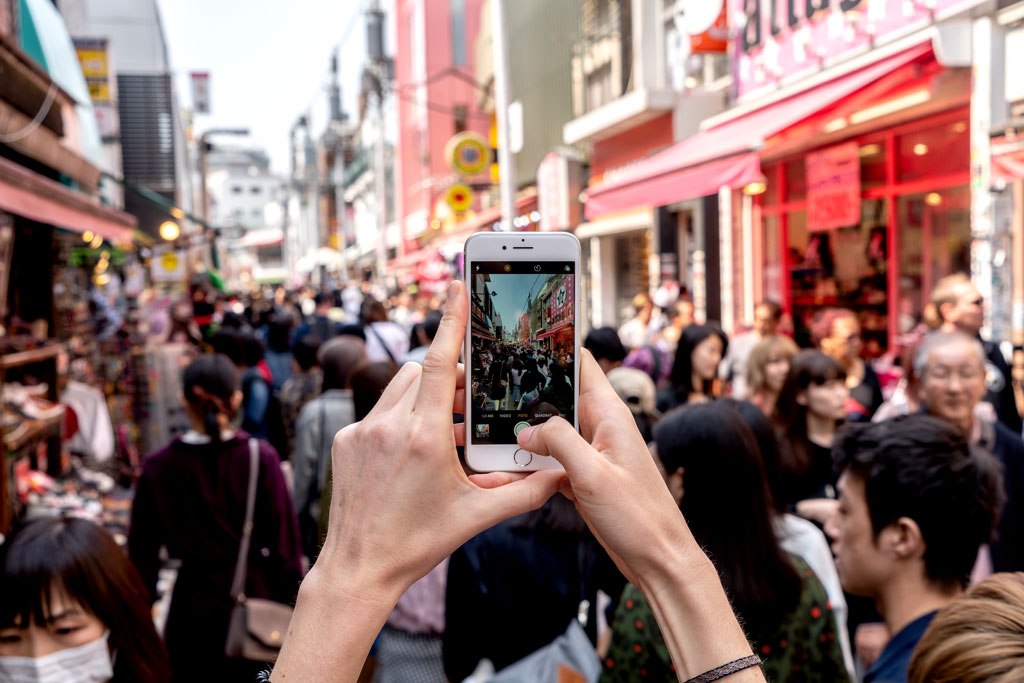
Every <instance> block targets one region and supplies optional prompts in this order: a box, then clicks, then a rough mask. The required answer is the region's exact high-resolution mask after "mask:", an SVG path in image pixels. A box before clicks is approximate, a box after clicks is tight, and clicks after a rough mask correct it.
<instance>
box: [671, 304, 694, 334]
mask: <svg viewBox="0 0 1024 683" xmlns="http://www.w3.org/2000/svg"><path fill="white" fill-rule="evenodd" d="M678 310H679V312H678V314H677V315H676V317H675V320H673V321H672V323H673V324H674V325H675V327H676V328H677V329H680V330H682V329H684V328H685V327H688V326H689V325H692V324H693V304H691V303H684V304H681V305H680V306H679V309H678Z"/></svg>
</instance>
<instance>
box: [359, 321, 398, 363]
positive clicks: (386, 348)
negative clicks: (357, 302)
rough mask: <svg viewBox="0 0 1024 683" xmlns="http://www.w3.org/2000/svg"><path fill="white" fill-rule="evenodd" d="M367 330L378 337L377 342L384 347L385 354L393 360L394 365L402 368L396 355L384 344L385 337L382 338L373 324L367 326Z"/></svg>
mask: <svg viewBox="0 0 1024 683" xmlns="http://www.w3.org/2000/svg"><path fill="white" fill-rule="evenodd" d="M366 329H368V330H369V331H370V332H373V336H374V337H376V338H377V341H379V342H380V345H381V346H383V347H384V353H386V354H388V358H390V359H391V362H392V363H394V364H395V365H396V366H399V367H401V365H402V364H401V363H399V362H398V361H397V360H395V354H393V353H391V349H390V348H389V347H388V345H387V344H386V343H384V337H382V336H380V332H378V331H377V330H375V329H373V323H369V324H368V325H367V326H366Z"/></svg>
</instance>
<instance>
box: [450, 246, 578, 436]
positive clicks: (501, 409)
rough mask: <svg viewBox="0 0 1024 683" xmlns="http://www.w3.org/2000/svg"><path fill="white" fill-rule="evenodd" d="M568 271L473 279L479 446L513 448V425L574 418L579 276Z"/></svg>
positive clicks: (473, 362)
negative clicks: (488, 444)
mask: <svg viewBox="0 0 1024 683" xmlns="http://www.w3.org/2000/svg"><path fill="white" fill-rule="evenodd" d="M492 269H493V268H492ZM567 269H569V267H568V266H565V267H563V268H562V269H561V270H563V272H558V273H549V272H532V268H531V269H530V271H531V272H525V273H519V272H516V273H505V272H500V271H501V270H503V268H500V269H497V270H499V272H496V273H479V272H477V273H475V274H474V275H473V276H472V289H471V299H470V304H471V305H470V313H471V318H470V323H471V324H470V329H471V335H472V337H471V344H472V349H473V352H472V360H471V375H472V387H471V390H472V394H471V396H472V399H471V400H472V408H473V424H474V432H473V434H474V442H475V443H484V442H486V443H502V442H503V441H502V440H501V439H502V437H504V439H505V440H504V443H513V442H514V441H515V438H514V437H515V435H516V434H517V433H518V432H517V430H516V425H518V424H524V425H525V424H539V423H540V422H543V421H544V420H546V419H547V418H549V417H551V416H553V415H561V416H563V417H565V418H566V419H568V420H570V421H571V420H572V411H573V410H574V403H573V377H574V373H575V365H574V364H575V360H576V359H575V354H574V343H575V297H574V292H573V287H574V282H575V278H574V275H573V274H572V273H571V272H570V273H566V272H564V270H567ZM519 429H521V427H519Z"/></svg>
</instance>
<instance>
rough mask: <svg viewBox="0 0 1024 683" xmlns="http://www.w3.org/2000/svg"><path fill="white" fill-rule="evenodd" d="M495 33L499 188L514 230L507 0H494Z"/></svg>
mask: <svg viewBox="0 0 1024 683" xmlns="http://www.w3.org/2000/svg"><path fill="white" fill-rule="evenodd" d="M491 34H492V40H493V41H494V46H493V49H494V106H495V108H496V109H497V119H498V173H499V177H498V188H499V191H500V196H501V229H502V230H512V229H513V227H512V220H513V219H514V218H515V217H516V169H515V167H514V166H513V165H512V148H511V135H509V128H508V105H509V101H508V100H509V93H508V44H507V43H506V41H505V0H491Z"/></svg>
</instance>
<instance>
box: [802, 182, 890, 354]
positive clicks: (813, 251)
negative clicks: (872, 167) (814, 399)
mask: <svg viewBox="0 0 1024 683" xmlns="http://www.w3.org/2000/svg"><path fill="white" fill-rule="evenodd" d="M885 206H886V205H885V200H883V199H866V200H862V201H861V223H860V225H855V226H850V227H846V228H839V229H837V230H826V231H822V232H811V231H809V230H808V228H807V214H806V212H804V211H794V212H791V213H789V214H787V219H788V224H787V232H788V236H789V243H788V248H789V266H790V277H791V279H792V307H793V324H794V327H795V332H796V341H797V343H798V344H800V345H801V346H809V345H810V344H811V337H810V330H809V326H810V323H811V321H812V319H813V317H814V315H815V314H816V313H818V312H819V311H821V310H822V309H825V308H831V307H840V308H849V309H851V310H852V311H854V312H855V313H856V314H857V317H858V319H859V320H860V323H861V331H862V336H863V338H864V352H865V355H867V356H869V357H874V356H879V355H881V354H882V353H883V352H884V351H885V349H886V345H887V341H888V340H887V338H886V336H887V334H886V330H887V318H886V310H887V304H886V296H887V281H886V266H887V260H886V253H887V240H886V223H887V219H886V214H885Z"/></svg>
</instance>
